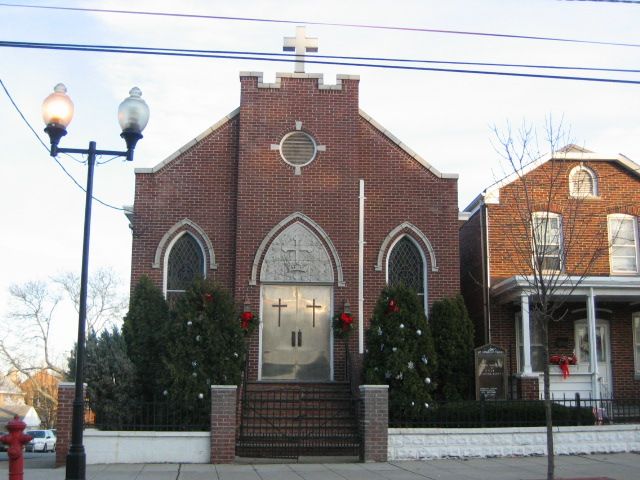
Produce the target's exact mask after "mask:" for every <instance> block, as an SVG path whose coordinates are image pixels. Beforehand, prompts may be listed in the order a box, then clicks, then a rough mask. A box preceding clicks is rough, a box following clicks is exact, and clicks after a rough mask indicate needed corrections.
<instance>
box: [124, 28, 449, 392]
mask: <svg viewBox="0 0 640 480" xmlns="http://www.w3.org/2000/svg"><path fill="white" fill-rule="evenodd" d="M300 33H301V32H300V28H299V31H298V36H297V38H295V39H288V41H289V42H292V43H293V44H294V47H295V48H296V49H297V50H296V54H300V56H298V57H297V60H299V62H298V63H296V73H283V74H277V77H276V81H275V83H265V82H264V81H263V77H262V74H261V73H256V72H243V73H241V74H240V89H241V98H240V105H239V107H238V108H237V109H236V110H234V111H233V112H231V113H230V114H229V115H227V116H225V117H223V118H222V119H221V120H219V121H218V122H217V123H215V124H214V125H213V126H211V127H210V128H209V129H207V130H206V131H205V132H203V133H201V134H200V135H198V136H197V137H196V138H195V140H193V141H191V142H189V143H188V144H186V145H184V146H182V147H180V148H179V149H178V150H177V151H176V152H175V153H174V154H172V155H170V156H169V157H168V158H166V159H164V160H163V161H161V162H159V163H158V164H157V165H156V166H155V167H153V168H140V169H137V170H136V185H135V204H134V206H133V208H132V211H131V212H130V215H129V217H130V219H131V222H132V229H133V255H132V274H131V276H132V278H131V281H132V284H133V285H135V284H136V283H137V281H138V279H139V278H140V276H142V275H148V276H149V277H150V278H151V279H152V280H153V281H155V282H156V284H157V285H158V287H161V288H162V289H163V291H164V292H165V294H166V296H167V298H171V297H172V296H175V295H179V294H180V292H182V291H184V289H185V288H186V287H187V286H188V284H189V283H190V282H191V280H192V279H193V278H194V277H195V276H196V275H200V276H203V277H208V278H213V279H214V280H215V281H217V282H219V283H220V284H222V285H223V286H224V287H226V288H227V289H228V290H229V291H230V292H232V294H233V295H234V297H235V299H236V302H237V303H238V305H239V306H240V307H244V308H245V309H249V310H251V311H253V312H255V313H256V314H258V315H259V318H260V326H259V328H258V329H256V331H255V332H254V333H253V334H252V336H251V337H250V339H249V352H250V354H249V365H248V378H249V380H250V381H253V382H340V381H344V380H345V378H346V373H345V368H346V367H345V363H346V361H345V358H346V354H345V352H346V351H347V349H346V348H345V346H344V345H343V340H338V339H335V340H334V338H333V335H332V329H331V319H332V317H333V315H334V314H335V313H341V312H344V311H349V312H350V313H351V314H352V315H353V317H354V323H355V324H356V328H355V331H354V334H353V335H351V337H350V339H349V345H348V350H349V352H350V353H351V354H353V355H354V356H357V355H358V354H362V353H363V352H364V348H365V346H364V332H365V331H366V329H367V326H368V323H369V319H370V317H371V314H372V311H373V307H374V305H375V302H376V300H377V298H378V296H379V294H380V291H381V290H382V288H383V287H384V286H385V285H386V284H388V283H394V282H403V283H405V284H408V285H410V286H412V287H413V288H415V289H416V290H417V291H418V293H419V295H421V296H422V297H423V299H424V308H425V311H428V309H429V306H430V305H431V304H432V303H433V302H434V301H435V300H438V299H440V298H442V297H445V296H451V295H455V294H456V293H458V292H459V263H458V258H459V255H458V207H457V205H458V198H457V177H458V176H457V175H455V174H448V173H442V172H441V171H439V170H438V169H436V168H435V167H434V166H432V165H431V164H430V163H428V162H427V161H426V160H424V159H423V158H421V157H420V156H419V155H417V154H416V153H415V152H413V151H412V150H411V149H409V148H408V147H407V146H406V145H404V144H403V143H402V142H400V141H399V140H398V139H397V138H396V137H395V136H394V135H393V134H391V133H390V132H388V131H387V130H385V128H384V127H382V126H381V125H380V124H379V123H378V122H377V121H376V120H374V119H373V118H371V117H370V116H369V115H367V114H366V113H365V112H363V111H362V110H360V108H359V98H358V86H359V78H358V77H356V76H348V75H338V76H337V81H336V84H335V85H326V84H324V83H323V77H322V75H320V74H309V73H304V63H303V59H304V57H303V54H304V48H305V44H304V43H302V45H301V43H300V42H305V41H306V42H309V41H310V40H313V39H308V38H306V37H304V35H303V34H302V35H300ZM286 40H287V39H286ZM306 48H307V50H308V49H309V44H308V43H307V44H306ZM403 108H405V109H410V108H411V105H407V106H404V107H403ZM418 113H420V112H415V114H416V115H417V114H418Z"/></svg>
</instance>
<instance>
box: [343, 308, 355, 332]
mask: <svg viewBox="0 0 640 480" xmlns="http://www.w3.org/2000/svg"><path fill="white" fill-rule="evenodd" d="M340 322H341V323H342V331H343V332H347V331H348V330H349V329H350V328H351V324H352V323H353V317H352V316H351V315H349V314H348V313H346V312H345V313H341V314H340Z"/></svg>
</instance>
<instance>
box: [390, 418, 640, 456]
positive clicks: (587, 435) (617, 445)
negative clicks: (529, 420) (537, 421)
mask: <svg viewBox="0 0 640 480" xmlns="http://www.w3.org/2000/svg"><path fill="white" fill-rule="evenodd" d="M553 440H554V447H555V448H554V450H555V453H556V455H571V454H588V453H613V452H638V451H640V425H595V426H584V427H554V429H553ZM546 443H547V442H546V429H545V427H516V428H450V429H444V428H390V429H389V446H388V448H389V460H390V461H391V460H418V459H429V458H447V457H459V458H462V457H507V456H518V455H544V454H546V451H547V448H546Z"/></svg>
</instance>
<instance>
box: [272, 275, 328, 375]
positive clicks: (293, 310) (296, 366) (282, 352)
mask: <svg viewBox="0 0 640 480" xmlns="http://www.w3.org/2000/svg"><path fill="white" fill-rule="evenodd" d="M262 318H263V322H262V329H263V330H262V376H261V378H262V380H294V381H328V380H331V361H330V358H331V357H330V355H331V353H330V337H331V335H330V334H331V287H329V286H319V285H304V286H303V285H264V286H263V287H262Z"/></svg>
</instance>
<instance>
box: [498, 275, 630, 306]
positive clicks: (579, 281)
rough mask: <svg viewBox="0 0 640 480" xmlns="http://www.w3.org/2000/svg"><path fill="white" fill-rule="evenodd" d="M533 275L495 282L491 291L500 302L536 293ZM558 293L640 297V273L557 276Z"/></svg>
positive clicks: (621, 297) (554, 292) (612, 297)
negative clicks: (600, 275)
mask: <svg viewBox="0 0 640 480" xmlns="http://www.w3.org/2000/svg"><path fill="white" fill-rule="evenodd" d="M532 278H533V277H531V276H524V275H514V276H513V277H509V278H507V279H504V280H501V281H499V282H498V283H496V284H495V285H492V286H491V295H492V296H493V297H495V298H497V299H498V301H499V302H500V303H507V302H512V301H514V300H518V299H519V298H520V296H521V295H522V294H527V293H528V294H529V295H535V293H536V289H535V288H534V287H533V285H534V283H533V279H532ZM552 283H553V284H554V287H553V296H555V297H587V296H589V294H591V295H593V296H595V297H601V298H602V297H604V298H605V299H607V300H624V301H633V300H634V299H635V301H640V277H638V276H611V277H596V276H592V277H579V276H565V277H560V278H558V279H553V280H552Z"/></svg>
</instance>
